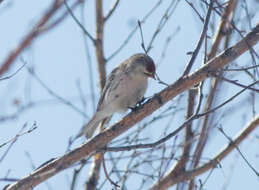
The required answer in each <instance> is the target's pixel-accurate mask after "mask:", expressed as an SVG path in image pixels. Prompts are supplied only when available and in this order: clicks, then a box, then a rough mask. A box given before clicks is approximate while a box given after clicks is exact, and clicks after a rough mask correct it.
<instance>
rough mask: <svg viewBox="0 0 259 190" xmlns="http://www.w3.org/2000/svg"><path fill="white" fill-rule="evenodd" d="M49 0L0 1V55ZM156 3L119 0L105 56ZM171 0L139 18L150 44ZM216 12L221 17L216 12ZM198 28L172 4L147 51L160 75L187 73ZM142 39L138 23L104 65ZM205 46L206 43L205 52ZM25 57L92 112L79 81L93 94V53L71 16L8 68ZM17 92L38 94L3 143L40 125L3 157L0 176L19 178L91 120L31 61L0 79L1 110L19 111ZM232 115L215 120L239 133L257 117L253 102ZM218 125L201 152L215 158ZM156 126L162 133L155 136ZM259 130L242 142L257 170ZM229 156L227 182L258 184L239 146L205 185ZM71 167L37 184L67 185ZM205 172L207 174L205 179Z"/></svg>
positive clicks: (219, 176)
mask: <svg viewBox="0 0 259 190" xmlns="http://www.w3.org/2000/svg"><path fill="white" fill-rule="evenodd" d="M51 2H52V1H50V0H37V1H33V0H25V1H18V0H13V1H8V0H5V1H4V2H2V3H1V4H0V24H1V35H0V49H1V51H0V60H1V61H0V63H2V60H4V59H5V58H6V56H7V54H8V52H9V51H10V50H12V49H13V48H14V47H16V46H17V44H18V43H19V42H20V41H21V40H22V39H23V37H24V36H25V35H26V34H27V33H28V31H30V29H31V28H32V26H33V25H34V24H35V23H36V22H37V21H38V19H39V18H40V17H41V15H42V13H44V11H45V10H46V9H47V8H48V7H49V5H50V4H51ZM93 2H94V1H87V3H86V5H85V9H84V10H85V12H84V16H85V22H86V28H87V30H88V31H89V32H90V33H91V34H94V31H95V26H94V23H95V20H94V4H93ZM111 2H112V1H105V4H104V12H105V13H106V12H107V10H108V9H109V7H110V4H111ZM156 3H157V1H155V0H141V1H139V0H131V1H121V3H120V4H119V6H118V10H116V11H115V13H114V14H113V15H112V17H111V19H110V20H109V21H108V23H107V25H105V36H104V39H105V40H104V46H105V47H104V52H105V56H106V57H109V56H110V55H111V54H112V53H113V52H114V51H115V50H116V49H117V48H118V47H119V46H120V45H121V44H122V42H123V41H124V40H125V39H126V37H127V36H128V34H129V33H130V32H131V31H132V30H133V29H134V27H135V26H136V24H137V20H138V19H142V18H143V17H144V15H146V14H147V12H148V11H150V9H151V8H152V7H153V6H154V5H155V4H156ZM170 3H171V1H169V0H164V1H162V4H161V5H160V7H159V8H158V9H157V10H156V11H155V12H154V13H153V14H152V15H151V16H150V18H148V20H147V21H146V22H145V23H144V24H143V25H142V29H143V33H144V38H145V41H146V44H148V43H149V41H150V39H151V37H152V35H153V33H154V31H155V30H156V28H157V25H158V23H159V21H160V19H161V16H162V15H163V14H164V12H165V10H166V8H167V7H168V6H169V4H170ZM64 9H65V8H64ZM249 9H251V10H253V11H254V10H256V7H249ZM257 9H259V6H257ZM74 11H75V14H76V16H77V17H78V18H79V19H80V18H81V8H77V9H75V10H74ZM57 16H58V15H56V17H55V18H57ZM203 16H204V15H203ZM213 19H215V20H217V18H213ZM258 20H259V14H258V12H257V15H256V16H255V18H254V19H253V20H252V26H254V25H255V23H256V22H258ZM201 29H202V23H201V22H200V20H199V19H198V18H197V16H196V14H195V13H194V11H193V10H192V9H191V8H190V7H189V6H188V5H187V4H186V3H185V1H179V3H178V4H177V7H176V10H175V11H174V12H173V14H172V16H171V17H170V20H169V21H168V22H167V24H166V25H165V27H164V28H163V30H162V31H161V33H160V34H159V36H158V38H157V39H156V40H155V41H154V43H153V48H152V50H151V51H150V53H149V55H150V56H151V57H152V58H153V59H154V61H155V62H156V63H159V66H158V70H157V73H158V75H159V76H160V78H161V79H162V80H163V81H165V82H167V83H169V84H170V83H173V82H174V81H175V80H176V79H177V78H178V77H179V76H180V75H181V74H182V72H183V69H184V66H185V64H186V63H187V61H188V60H189V57H190V56H189V55H187V54H186V53H187V52H189V51H192V50H193V49H194V47H195V44H196V43H197V41H198V39H199V35H200V32H201ZM178 30H179V31H178ZM176 31H178V32H176ZM246 31H249V29H248V28H246ZM174 33H176V34H175V35H174V36H173V38H172V40H171V43H170V44H169V46H168V49H167V51H166V56H165V58H164V59H163V61H162V62H160V61H161V52H162V49H163V47H164V44H165V41H166V39H167V38H168V36H172V34H174ZM209 35H211V33H209ZM87 43H88V47H89V48H90V59H91V62H92V64H93V71H92V74H93V76H94V80H95V81H94V84H95V85H94V88H95V97H96V99H98V97H99V95H98V92H99V91H98V85H97V83H98V81H97V72H96V66H95V63H96V60H95V54H94V49H93V45H92V44H91V42H90V41H89V40H88V42H87ZM140 43H141V39H140V33H139V31H137V32H136V33H135V34H134V36H133V38H132V39H131V41H130V42H129V43H128V44H127V45H126V47H125V48H124V49H123V50H122V51H121V52H120V53H119V54H118V55H117V56H116V57H114V58H113V59H111V60H110V61H109V62H108V64H107V72H108V73H109V72H110V71H111V70H112V69H113V68H114V67H115V66H116V65H117V64H119V63H120V62H121V61H123V60H124V59H126V58H128V57H129V56H130V55H132V54H134V53H138V52H143V50H142V48H141V46H140ZM255 49H257V50H258V49H259V46H258V45H257V47H255ZM203 52H204V51H203V50H202V51H201V53H203ZM248 55H249V54H245V55H244V56H241V58H239V59H237V61H236V63H238V64H240V65H245V64H247V62H248V60H249V59H248V58H249V56H248ZM21 59H23V60H25V61H26V62H27V66H29V67H31V66H33V68H34V70H35V72H36V74H37V76H38V77H39V78H40V79H41V80H42V81H43V82H44V83H45V84H46V85H47V86H48V87H49V88H50V89H52V90H53V91H54V92H55V93H57V94H58V95H59V96H61V97H63V98H65V99H67V100H69V101H71V102H72V103H73V104H74V105H76V106H77V107H78V108H80V110H83V111H84V112H85V113H87V115H88V116H91V115H92V114H93V109H92V106H93V104H92V102H91V101H87V102H86V108H84V107H83V106H82V102H81V100H80V95H79V94H80V92H79V90H78V89H79V88H78V84H80V88H81V90H82V92H83V94H84V95H85V96H86V97H89V98H88V100H89V99H90V86H89V73H90V72H91V71H89V67H88V66H87V64H89V61H88V59H87V55H86V51H85V44H84V38H83V34H82V31H81V29H80V28H79V27H78V25H77V24H76V23H75V22H74V20H73V19H72V18H71V17H68V18H66V19H65V21H63V22H62V23H61V24H60V25H59V26H57V27H56V28H55V29H53V30H51V31H49V32H47V33H44V34H43V35H41V36H40V37H38V38H37V39H36V40H35V41H34V42H33V43H32V44H31V45H30V47H29V48H27V49H26V50H25V51H24V52H23V53H22V54H21V55H20V56H19V58H18V59H17V60H16V61H15V64H13V65H12V67H11V69H10V72H8V73H6V75H7V74H11V73H13V72H14V71H15V70H17V69H18V68H19V67H20V66H21V65H22V64H23V62H22V61H21ZM201 60H202V54H200V55H199V57H198V58H197V60H196V62H195V65H194V68H193V70H195V69H197V68H199V66H200V64H201ZM241 79H242V78H241ZM245 82H247V81H245ZM205 85H207V84H205ZM163 88H164V86H163V85H161V84H158V83H156V82H155V81H150V88H149V89H148V92H147V95H146V96H151V95H152V94H154V93H155V92H159V91H160V90H161V89H163ZM225 88H226V93H225V94H224V95H222V97H220V99H222V100H224V98H225V97H230V96H231V95H232V94H233V92H235V91H236V90H237V89H239V88H233V86H231V85H229V84H227V85H226V86H225ZM183 94H184V97H183V98H182V100H181V101H180V105H181V106H180V107H181V108H184V107H185V105H186V93H183ZM14 100H17V101H19V103H20V105H27V104H28V103H29V102H36V104H35V105H34V106H32V107H31V108H28V109H27V110H26V111H24V112H22V113H21V115H19V116H18V117H17V118H14V119H12V120H8V121H5V122H0V131H1V135H0V144H2V143H3V142H6V141H7V140H8V139H10V138H12V137H13V136H14V135H15V134H17V133H18V132H19V130H20V129H21V128H22V126H23V125H24V124H25V123H27V125H28V127H27V129H28V128H29V127H30V126H32V125H33V123H36V125H37V127H38V128H37V129H36V130H35V131H33V132H32V133H31V134H27V135H25V136H22V137H21V138H19V139H18V141H17V142H16V143H15V144H14V146H13V147H12V148H11V149H10V151H9V153H8V155H7V156H6V157H5V159H4V160H3V161H2V162H0V178H2V177H4V176H5V175H6V174H7V173H9V175H8V177H13V178H22V177H24V176H26V175H28V174H29V173H30V172H32V171H33V169H32V163H33V164H34V165H35V166H36V167H37V166H39V165H40V164H42V163H43V162H45V161H47V160H48V159H50V158H53V157H58V156H61V155H63V154H64V153H65V152H66V150H67V146H68V139H69V137H71V136H74V135H75V134H77V132H78V131H79V130H80V128H81V126H82V125H83V123H84V122H85V121H86V120H87V119H85V118H84V117H83V116H82V115H81V114H80V113H78V112H77V111H75V110H74V109H72V108H71V107H69V106H67V105H64V104H62V103H60V102H59V101H58V100H56V99H55V98H54V97H53V96H51V95H50V94H49V93H48V92H47V91H46V89H44V88H43V87H42V86H41V85H40V84H39V83H38V82H37V80H35V79H34V78H32V77H31V76H30V75H29V74H28V72H27V69H26V68H23V69H22V70H21V71H20V72H19V73H18V74H17V75H15V77H13V78H11V79H10V80H6V81H0V117H1V116H5V115H9V114H12V113H15V112H16V111H17V105H15V104H14ZM257 100H258V95H257ZM173 101H174V100H173ZM240 101H242V98H241V99H240V100H239V101H236V102H235V101H234V102H233V103H232V104H235V103H238V102H240ZM95 104H96V103H95ZM170 104H175V102H171V103H170ZM229 106H231V105H229ZM244 106H246V105H244ZM248 107H249V106H248ZM229 108H231V107H229ZM237 109H239V108H237ZM163 110H165V108H161V109H160V110H159V111H157V112H156V113H155V114H158V113H160V112H161V111H163ZM258 110H259V105H258V103H257V104H256V111H257V113H258ZM184 114H185V112H184V111H182V112H179V114H178V117H177V118H175V119H174V120H173V124H172V126H171V128H170V131H172V130H173V129H175V128H176V127H177V126H179V124H181V123H182V121H183V120H184V117H183V116H184ZM222 114H223V113H222ZM152 116H153V115H152ZM119 118H121V115H116V116H115V118H114V119H113V121H116V120H119ZM230 118H231V119H228V120H224V123H221V122H220V121H218V123H219V124H221V125H223V127H224V129H225V131H226V133H227V134H230V135H231V136H234V135H235V134H236V133H237V132H238V131H239V130H240V129H241V128H242V127H243V126H244V124H245V123H246V122H247V121H249V120H250V119H251V118H252V113H251V109H249V108H247V112H246V113H244V112H241V111H239V110H235V114H234V116H232V117H230ZM162 124H163V123H162ZM159 125H161V124H155V125H152V127H151V128H150V129H149V130H148V131H147V133H146V137H149V138H150V139H151V141H154V140H155V139H158V138H159V137H161V136H162V134H161V131H160V130H159ZM135 127H136V126H135ZM214 130H215V136H213V137H212V138H211V139H210V141H209V146H208V147H207V149H206V152H205V155H204V157H206V158H211V157H212V156H213V155H214V154H215V153H216V152H218V151H219V150H220V149H221V148H222V147H223V145H224V144H226V143H227V142H228V141H227V140H226V138H225V137H223V136H222V134H221V133H220V132H219V131H218V130H217V129H214ZM158 133H159V136H157V134H158ZM258 133H259V131H258V130H256V131H255V132H254V133H253V134H252V135H251V136H250V138H248V139H247V140H246V141H245V142H244V143H243V144H242V145H241V149H242V151H243V153H244V154H245V155H246V157H247V158H249V162H250V163H252V164H253V166H254V167H255V168H257V169H258V170H259V165H258V154H259V152H258V138H257V139H256V138H255V135H256V134H258ZM83 141H84V139H81V140H80V142H78V144H75V145H74V146H73V147H77V146H78V145H80V144H81V143H82V142H83ZM6 148H7V147H4V148H0V156H2V155H3V153H4V152H5V150H6ZM27 153H29V155H30V156H28V154H27ZM232 163H235V166H234V168H233V175H232V176H231V182H230V184H229V186H228V188H229V189H244V188H246V189H255V187H258V186H259V183H258V177H256V176H255V174H254V173H253V172H252V171H251V169H250V168H248V166H247V165H246V164H245V162H244V160H243V159H242V158H240V156H239V154H238V153H237V152H236V151H234V152H233V153H231V156H229V157H228V158H227V159H226V160H224V161H222V163H221V166H222V168H217V169H215V170H214V171H213V174H212V176H211V177H210V178H209V180H208V182H207V183H206V185H205V187H204V188H205V189H211V190H218V189H219V188H222V184H223V183H224V182H225V180H226V179H227V178H228V177H229V173H230V168H231V167H233V166H232V165H233V164H232ZM72 169H73V168H72ZM72 169H67V170H65V171H63V172H61V173H59V174H58V175H56V176H54V177H52V178H51V179H49V180H48V181H47V183H42V184H40V185H39V186H37V187H36V188H35V189H36V190H45V189H49V186H51V187H52V189H64V190H66V189H67V190H68V189H69V185H68V184H69V182H70V181H71V173H72V172H71V170H72ZM122 169H124V168H122ZM88 170H89V167H86V168H85V169H84V172H83V173H82V174H81V177H80V180H79V183H78V185H77V189H82V185H83V183H84V181H85V178H86V177H85V176H83V175H87V172H88ZM207 175H208V173H206V174H205V175H204V176H205V177H206V176H207ZM204 176H203V178H202V179H204ZM151 184H152V181H150V183H149V185H148V186H150V185H151ZM5 185H6V183H4V182H1V181H0V188H3V187H4V186H5ZM129 185H130V186H131V187H132V188H131V189H135V188H136V187H135V186H134V185H135V184H129ZM148 186H147V187H148ZM110 188H111V186H110V184H108V183H107V189H110Z"/></svg>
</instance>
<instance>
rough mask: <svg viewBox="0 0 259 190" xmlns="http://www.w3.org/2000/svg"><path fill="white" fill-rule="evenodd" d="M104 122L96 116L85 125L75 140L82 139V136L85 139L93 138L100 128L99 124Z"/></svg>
mask: <svg viewBox="0 0 259 190" xmlns="http://www.w3.org/2000/svg"><path fill="white" fill-rule="evenodd" d="M101 121H102V120H99V119H98V118H97V115H96V114H95V115H94V116H93V117H92V119H91V120H90V121H89V122H88V123H87V124H85V125H84V126H83V127H82V129H81V131H80V132H79V134H78V135H77V136H76V137H75V139H77V138H79V137H81V136H82V135H85V137H86V138H87V139H89V138H91V137H92V136H93V134H94V132H95V130H96V129H97V128H98V125H99V123H100V122H101Z"/></svg>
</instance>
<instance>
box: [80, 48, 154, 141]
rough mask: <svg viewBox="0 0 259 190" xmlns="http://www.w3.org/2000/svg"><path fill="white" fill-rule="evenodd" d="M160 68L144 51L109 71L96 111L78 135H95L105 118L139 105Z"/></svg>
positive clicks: (87, 136) (88, 136)
mask: <svg viewBox="0 0 259 190" xmlns="http://www.w3.org/2000/svg"><path fill="white" fill-rule="evenodd" d="M155 74H156V67H155V64H154V61H153V59H152V58H151V57H150V56H148V55H147V54H144V53H138V54H134V55H132V56H131V57H129V58H128V59H126V60H125V61H123V62H122V63H120V64H119V65H118V66H117V67H116V68H114V69H113V70H112V72H111V73H110V74H109V76H108V79H107V81H106V83H105V85H104V88H103V90H102V92H101V96H100V99H99V101H98V105H97V109H96V112H95V114H94V115H93V116H92V118H91V119H90V120H89V122H88V123H87V124H85V125H84V126H83V127H82V129H81V131H80V133H79V134H78V136H79V137H80V136H82V135H85V137H86V138H87V139H89V138H91V137H92V136H93V134H94V132H95V130H96V129H97V128H98V126H99V124H100V123H101V122H102V121H104V119H106V118H108V117H110V116H111V115H112V114H114V113H123V112H126V111H127V110H128V109H129V108H135V107H136V105H137V104H138V103H139V102H140V101H141V100H143V98H144V94H145V92H146V90H147V87H148V78H153V79H156V78H155V76H156V75H155Z"/></svg>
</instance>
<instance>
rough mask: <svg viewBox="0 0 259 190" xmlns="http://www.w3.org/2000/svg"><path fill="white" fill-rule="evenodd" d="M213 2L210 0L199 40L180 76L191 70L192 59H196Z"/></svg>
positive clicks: (206, 28)
mask: <svg viewBox="0 0 259 190" xmlns="http://www.w3.org/2000/svg"><path fill="white" fill-rule="evenodd" d="M213 3H214V0H210V5H209V9H208V11H207V15H206V18H205V22H204V25H203V29H202V32H201V35H200V39H199V41H198V43H197V45H196V48H195V50H194V52H193V53H192V57H191V59H190V61H189V63H188V64H187V66H186V68H185V70H184V72H183V75H182V76H185V75H187V74H188V73H189V72H190V71H191V68H192V66H193V64H194V61H195V59H196V57H197V55H198V53H199V51H200V48H201V45H202V42H203V40H204V38H205V37H206V33H207V30H208V24H209V20H210V15H211V12H212V7H213Z"/></svg>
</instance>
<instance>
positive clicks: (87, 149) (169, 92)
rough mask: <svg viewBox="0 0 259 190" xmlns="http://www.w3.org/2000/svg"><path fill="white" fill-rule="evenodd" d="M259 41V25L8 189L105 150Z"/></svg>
mask: <svg viewBox="0 0 259 190" xmlns="http://www.w3.org/2000/svg"><path fill="white" fill-rule="evenodd" d="M258 41H259V23H258V24H257V25H256V27H255V28H254V29H253V30H252V31H251V32H249V33H248V34H247V35H246V36H245V37H244V39H242V40H240V41H239V42H237V43H236V44H235V45H233V46H232V47H230V48H228V49H226V50H225V51H223V52H222V53H220V54H219V55H218V56H217V57H215V58H213V59H212V60H210V61H208V63H207V64H205V65H204V66H203V67H202V68H200V69H199V70H197V71H196V72H194V73H192V74H190V75H188V76H185V77H182V78H180V79H178V80H177V81H176V82H175V83H173V84H172V85H170V86H169V87H167V88H165V89H164V90H162V91H161V92H159V93H158V94H156V95H154V96H153V97H152V98H151V99H150V100H148V101H147V102H146V103H145V104H143V105H142V106H141V107H140V108H139V109H138V110H136V111H134V112H131V113H129V114H128V115H127V116H125V117H124V118H123V119H122V120H121V121H120V122H118V123H116V124H114V125H113V126H112V127H111V128H109V129H107V130H105V131H103V132H102V133H100V134H98V135H97V136H96V137H95V138H93V139H92V140H90V141H89V142H87V143H86V144H83V145H82V146H80V147H78V148H76V149H74V150H72V151H71V152H69V153H67V154H65V155H64V156H61V157H60V158H57V159H55V160H53V161H52V162H50V163H48V164H46V165H44V166H43V167H41V168H39V169H37V170H36V171H34V172H32V173H31V174H30V175H29V176H26V177H24V178H23V179H21V180H19V181H18V182H15V183H13V184H11V185H10V186H9V187H8V188H7V190H14V189H19V190H26V189H29V188H32V187H35V186H37V185H38V184H40V183H41V182H43V181H45V180H47V179H48V178H50V177H52V176H54V175H56V174H57V173H59V172H61V171H62V170H64V169H66V168H68V167H70V166H71V165H72V164H74V163H75V162H78V161H79V160H81V159H83V158H85V157H87V156H90V155H92V154H93V153H94V152H95V151H96V150H98V149H100V148H103V147H104V146H105V145H106V144H108V143H109V142H110V141H111V140H113V139H114V138H116V137H117V136H119V135H120V134H122V133H124V132H125V131H127V130H128V129H130V128H131V127H132V126H133V125H135V124H136V123H137V122H139V121H141V120H142V119H144V118H145V117H147V116H149V115H151V114H152V113H153V112H154V111H156V110H157V109H158V108H160V107H161V106H163V105H164V104H165V103H167V102H168V101H170V100H171V99H173V98H174V97H175V96H177V95H179V94H180V93H182V92H183V91H185V90H187V89H189V88H191V87H192V86H194V85H195V84H198V83H200V82H201V81H203V80H204V79H206V78H207V77H208V76H209V75H208V73H209V72H211V71H216V70H218V69H220V68H222V67H224V66H225V65H227V64H228V63H230V62H231V61H233V60H235V59H236V58H238V57H239V56H240V55H241V54H243V53H244V52H245V51H247V50H248V49H249V48H250V47H252V46H254V45H255V44H257V43H258Z"/></svg>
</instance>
